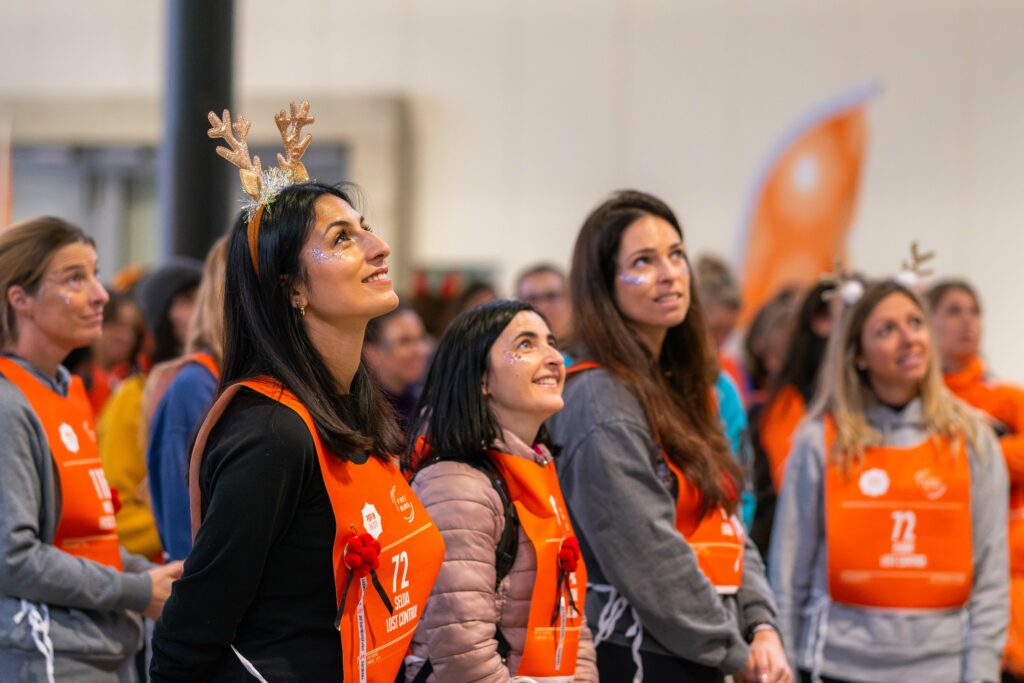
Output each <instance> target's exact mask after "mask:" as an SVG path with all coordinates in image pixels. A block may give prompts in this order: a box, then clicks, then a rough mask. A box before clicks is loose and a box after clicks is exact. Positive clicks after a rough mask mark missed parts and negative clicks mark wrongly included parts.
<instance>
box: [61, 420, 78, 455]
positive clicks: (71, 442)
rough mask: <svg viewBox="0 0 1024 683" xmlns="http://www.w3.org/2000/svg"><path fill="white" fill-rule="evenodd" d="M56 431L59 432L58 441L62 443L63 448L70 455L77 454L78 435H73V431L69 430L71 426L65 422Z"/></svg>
mask: <svg viewBox="0 0 1024 683" xmlns="http://www.w3.org/2000/svg"><path fill="white" fill-rule="evenodd" d="M57 431H59V432H60V440H61V441H62V442H63V443H64V448H66V449H68V450H69V451H71V452H72V453H77V452H78V435H77V434H75V430H74V429H72V428H71V425H69V424H68V423H67V422H62V423H61V424H60V427H59V428H58V430H57Z"/></svg>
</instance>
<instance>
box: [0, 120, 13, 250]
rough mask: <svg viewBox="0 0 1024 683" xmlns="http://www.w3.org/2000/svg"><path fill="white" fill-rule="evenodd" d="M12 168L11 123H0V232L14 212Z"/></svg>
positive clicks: (8, 222)
mask: <svg viewBox="0 0 1024 683" xmlns="http://www.w3.org/2000/svg"><path fill="white" fill-rule="evenodd" d="M13 168H14V163H13V161H12V160H11V122H10V121H0V230H3V229H4V228H6V227H7V226H8V225H10V224H11V214H12V211H13V210H14V208H13V207H14V176H13Z"/></svg>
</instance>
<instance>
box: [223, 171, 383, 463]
mask: <svg viewBox="0 0 1024 683" xmlns="http://www.w3.org/2000/svg"><path fill="white" fill-rule="evenodd" d="M325 195H333V196H335V197H338V198H339V199H342V200H343V201H345V202H347V203H348V204H350V205H353V206H354V204H353V201H352V199H351V191H350V190H349V189H348V188H344V189H343V188H341V187H332V186H330V185H324V184H321V183H315V182H314V183H303V184H299V185H292V186H289V187H286V188H285V189H283V190H282V191H281V193H280V194H279V195H278V196H277V198H276V199H275V200H274V202H273V204H272V205H270V206H269V207H268V208H267V209H266V210H264V212H263V218H262V221H261V223H260V232H259V253H258V263H259V273H260V274H259V277H257V276H256V273H255V271H254V270H253V267H252V261H251V259H250V256H249V242H248V237H247V226H248V223H247V221H246V218H245V214H244V212H243V213H242V214H240V215H239V216H238V218H237V219H236V220H235V224H234V227H233V228H232V232H231V239H230V243H229V245H228V260H227V279H226V281H225V288H224V337H225V338H224V362H223V368H222V370H221V385H220V390H221V391H223V390H224V389H226V388H227V387H229V386H231V385H232V384H235V383H236V382H240V381H243V380H246V379H252V378H255V377H260V376H266V377H270V378H272V379H275V380H277V381H279V382H281V384H283V385H284V387H285V388H286V389H288V390H289V391H291V392H292V393H293V394H295V396H296V397H297V398H298V399H299V401H300V402H301V403H302V404H303V405H304V406H305V407H306V409H307V410H308V411H309V413H310V415H311V416H312V417H313V422H314V423H315V424H316V428H317V431H318V432H319V433H320V437H321V438H322V439H323V440H324V443H325V444H326V445H327V446H328V448H329V449H330V451H331V452H332V453H333V454H334V455H336V456H338V457H342V458H346V459H347V458H350V457H352V456H353V455H355V454H356V453H359V452H369V453H372V454H373V455H376V456H378V457H381V458H388V457H391V456H392V455H394V454H397V453H399V452H400V450H401V447H402V440H401V435H400V433H399V431H398V426H397V425H396V423H395V418H394V411H393V410H392V408H391V407H390V404H388V402H387V400H386V399H385V398H384V397H383V396H382V395H381V394H380V392H379V391H378V390H377V389H376V388H375V387H374V384H373V382H372V381H371V379H370V377H369V375H368V374H367V372H366V369H365V368H364V367H363V365H362V363H360V365H359V368H358V370H357V371H356V375H355V377H354V378H353V380H352V386H351V389H350V394H349V396H348V397H344V399H343V397H342V396H341V395H340V390H339V387H338V386H337V384H336V383H335V381H334V378H333V376H332V375H331V373H330V371H329V370H328V369H327V366H326V364H325V363H324V361H323V358H322V357H321V356H320V353H319V352H318V351H317V350H316V348H315V347H314V346H313V343H312V342H311V341H310V339H309V336H308V335H307V334H306V328H305V326H304V325H303V324H302V317H301V316H300V315H299V313H298V311H297V310H296V309H294V308H293V307H292V305H291V299H290V296H289V292H290V287H291V285H292V284H293V283H294V282H296V281H302V280H304V279H305V278H306V273H305V271H304V270H303V268H302V266H301V262H300V260H299V254H300V253H301V251H302V246H303V244H305V242H306V239H307V237H308V236H309V232H310V230H311V229H312V228H313V225H314V223H315V221H316V209H315V204H316V200H317V199H319V198H320V197H322V196H325ZM346 420H348V421H349V422H352V423H353V424H348V423H347V422H346Z"/></svg>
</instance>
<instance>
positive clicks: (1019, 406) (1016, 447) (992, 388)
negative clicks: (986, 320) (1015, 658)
mask: <svg viewBox="0 0 1024 683" xmlns="http://www.w3.org/2000/svg"><path fill="white" fill-rule="evenodd" d="M943 379H944V380H945V382H946V386H947V387H948V388H949V390H950V391H952V392H953V393H954V394H955V395H956V397H957V398H959V399H960V400H962V401H964V402H965V403H967V404H968V405H971V406H973V407H975V408H977V409H978V410H981V411H983V412H985V413H987V414H988V415H989V416H991V417H992V418H993V419H994V420H996V421H997V422H999V423H1000V424H1001V425H1002V426H1003V427H1005V428H1006V430H1007V431H1008V432H1009V433H1008V434H1006V435H1005V436H1003V437H1002V438H1000V439H999V445H1000V447H1001V448H1002V451H1003V457H1004V459H1005V460H1006V465H1007V469H1008V470H1009V471H1010V515H1009V520H1010V571H1011V572H1013V573H1014V574H1024V484H1022V483H1021V469H1022V467H1024V389H1021V388H1019V387H1015V386H1012V385H1009V384H1002V383H999V382H990V381H988V380H987V379H986V376H985V366H984V365H983V364H982V362H981V360H980V359H978V358H975V359H973V360H972V361H971V362H970V363H968V365H967V367H965V368H963V369H962V370H960V371H958V372H951V373H947V374H946V375H945V376H944V377H943ZM1020 630H1021V631H1024V626H1022V627H1021V629H1020ZM1022 650H1024V646H1022ZM1022 660H1024V655H1022ZM1021 670H1022V671H1024V665H1022V667H1021Z"/></svg>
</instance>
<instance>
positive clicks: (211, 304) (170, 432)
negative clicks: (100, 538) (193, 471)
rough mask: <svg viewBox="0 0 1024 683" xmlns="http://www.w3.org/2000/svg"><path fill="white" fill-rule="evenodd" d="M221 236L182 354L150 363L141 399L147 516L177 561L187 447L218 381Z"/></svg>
mask: <svg viewBox="0 0 1024 683" xmlns="http://www.w3.org/2000/svg"><path fill="white" fill-rule="evenodd" d="M226 256H227V238H226V237H221V238H220V239H219V240H217V242H216V243H215V244H214V245H213V247H212V248H211V249H210V252H209V254H208V255H207V257H206V264H205V265H204V266H203V279H202V280H201V281H200V283H199V291H198V294H197V295H196V307H195V310H194V311H193V314H192V323H191V325H190V326H189V336H188V339H187V341H186V343H185V355H184V356H182V357H181V358H176V359H174V360H171V361H168V362H166V363H163V364H161V365H158V366H156V367H154V368H153V369H152V370H151V371H150V373H149V378H148V380H147V381H146V389H145V393H144V395H143V399H142V405H143V411H144V412H145V415H146V417H147V419H148V421H149V429H148V430H147V431H148V442H147V446H146V467H147V470H148V472H149V491H150V493H151V494H152V505H153V516H154V518H155V519H156V526H157V531H159V532H160V542H161V543H162V544H163V548H164V552H165V553H166V555H167V556H168V557H169V558H171V559H173V560H183V559H185V556H186V555H188V551H189V550H191V549H192V525H191V520H190V517H189V507H188V477H187V469H188V465H187V463H188V449H189V443H190V442H191V440H192V438H193V437H194V436H195V434H196V431H197V430H198V429H199V425H200V424H201V423H202V421H203V418H204V417H206V411H207V410H209V408H210V406H211V405H212V404H213V397H214V395H215V394H216V392H217V383H218V382H219V381H220V360H221V356H222V353H223V348H224V342H223V336H224V264H225V262H226V260H227V259H226Z"/></svg>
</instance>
